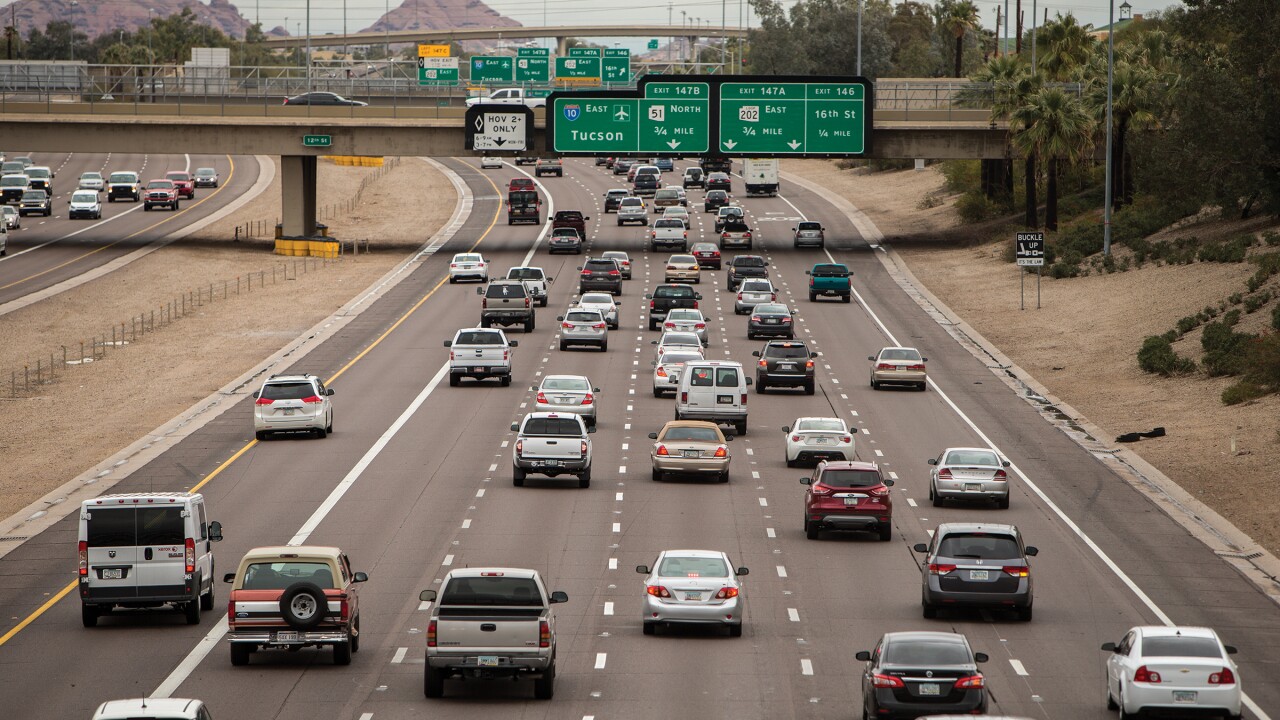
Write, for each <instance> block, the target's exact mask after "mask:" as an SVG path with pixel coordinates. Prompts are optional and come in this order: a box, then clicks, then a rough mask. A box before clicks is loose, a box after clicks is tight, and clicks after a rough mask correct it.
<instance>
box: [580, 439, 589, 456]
mask: <svg viewBox="0 0 1280 720" xmlns="http://www.w3.org/2000/svg"><path fill="white" fill-rule="evenodd" d="M578 452H580V453H582V456H583V457H586V456H587V441H586V440H583V441H581V442H579V443H578Z"/></svg>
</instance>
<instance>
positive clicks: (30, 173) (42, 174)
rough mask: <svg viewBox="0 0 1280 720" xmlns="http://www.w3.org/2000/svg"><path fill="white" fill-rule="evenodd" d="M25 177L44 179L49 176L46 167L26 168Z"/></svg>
mask: <svg viewBox="0 0 1280 720" xmlns="http://www.w3.org/2000/svg"><path fill="white" fill-rule="evenodd" d="M27 177H31V178H40V179H42V180H43V179H45V178H47V177H49V170H48V168H27Z"/></svg>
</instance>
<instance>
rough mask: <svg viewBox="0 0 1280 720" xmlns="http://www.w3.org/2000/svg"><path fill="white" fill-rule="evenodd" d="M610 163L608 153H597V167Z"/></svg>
mask: <svg viewBox="0 0 1280 720" xmlns="http://www.w3.org/2000/svg"><path fill="white" fill-rule="evenodd" d="M608 164H609V156H608V155H597V156H596V166H597V167H599V166H600V165H608Z"/></svg>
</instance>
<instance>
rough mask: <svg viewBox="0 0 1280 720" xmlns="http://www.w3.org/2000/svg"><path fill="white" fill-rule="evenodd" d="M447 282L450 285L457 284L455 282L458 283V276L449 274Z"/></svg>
mask: <svg viewBox="0 0 1280 720" xmlns="http://www.w3.org/2000/svg"><path fill="white" fill-rule="evenodd" d="M449 284H450V285H457V284H458V278H456V277H454V276H452V275H450V276H449Z"/></svg>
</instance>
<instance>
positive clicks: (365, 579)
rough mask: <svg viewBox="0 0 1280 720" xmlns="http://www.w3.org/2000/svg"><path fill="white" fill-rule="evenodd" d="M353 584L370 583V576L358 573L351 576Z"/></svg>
mask: <svg viewBox="0 0 1280 720" xmlns="http://www.w3.org/2000/svg"><path fill="white" fill-rule="evenodd" d="M351 581H352V582H369V576H368V575H367V574H366V573H362V572H358V573H356V574H354V575H352V576H351Z"/></svg>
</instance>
